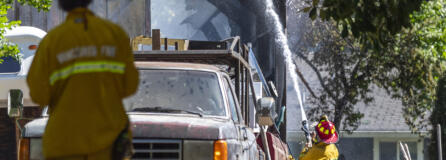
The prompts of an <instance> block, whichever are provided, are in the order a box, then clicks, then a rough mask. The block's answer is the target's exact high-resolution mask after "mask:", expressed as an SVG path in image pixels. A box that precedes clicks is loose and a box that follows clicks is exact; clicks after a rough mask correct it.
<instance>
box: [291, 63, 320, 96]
mask: <svg viewBox="0 0 446 160" xmlns="http://www.w3.org/2000/svg"><path fill="white" fill-rule="evenodd" d="M294 65H295V66H296V73H297V75H298V76H299V78H300V80H302V83H303V84H304V85H305V87H307V89H308V91H310V94H311V95H312V96H313V97H314V98H316V99H317V98H319V97H318V96H316V94H314V92H313V90H312V89H311V87H310V85H308V82H307V80H305V78H304V76H303V75H302V72H300V70H299V68H297V65H296V63H294Z"/></svg>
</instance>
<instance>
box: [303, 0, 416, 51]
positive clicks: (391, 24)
mask: <svg viewBox="0 0 446 160" xmlns="http://www.w3.org/2000/svg"><path fill="white" fill-rule="evenodd" d="M421 2H423V1H422V0H404V1H400V0H324V1H320V0H311V1H307V3H308V4H309V7H307V8H305V9H304V11H306V12H309V16H310V17H311V19H313V20H314V19H316V17H317V16H318V17H319V18H321V19H322V20H325V21H328V20H334V21H335V22H337V24H338V25H340V26H342V27H341V28H342V33H343V34H342V36H343V37H346V36H347V33H350V34H353V36H354V37H355V38H356V39H358V40H361V41H362V42H363V43H365V42H368V43H371V45H373V46H374V47H377V48H379V47H381V46H382V45H383V44H384V45H385V44H386V40H387V38H388V37H392V36H393V35H395V34H396V33H398V32H399V31H400V30H401V29H402V28H403V27H409V26H410V24H411V23H410V18H409V15H410V14H411V13H412V12H414V11H416V10H418V9H419V8H420V5H421ZM317 12H318V13H319V14H317Z"/></svg>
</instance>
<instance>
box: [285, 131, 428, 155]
mask: <svg viewBox="0 0 446 160" xmlns="http://www.w3.org/2000/svg"><path fill="white" fill-rule="evenodd" d="M302 134H303V133H302V132H288V135H287V142H288V145H289V146H290V149H291V153H292V154H293V156H294V157H295V158H298V156H299V154H300V152H301V150H302V146H303V145H304V144H303V143H302V142H304V137H303V136H302ZM340 137H341V138H340V140H339V143H338V144H337V145H336V146H337V147H338V151H339V155H340V156H339V160H389V159H388V157H389V156H390V155H394V156H396V157H395V158H396V159H398V158H401V157H400V156H399V154H400V151H399V148H398V142H399V141H403V142H406V143H408V145H409V150H410V151H411V152H416V153H412V155H416V156H413V157H412V160H429V153H428V143H429V139H428V138H424V137H423V136H420V135H418V134H411V133H410V132H400V133H395V132H359V133H353V134H351V135H348V134H340ZM411 144H412V145H411ZM384 157H387V158H384Z"/></svg>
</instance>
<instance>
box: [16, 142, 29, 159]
mask: <svg viewBox="0 0 446 160" xmlns="http://www.w3.org/2000/svg"><path fill="white" fill-rule="evenodd" d="M18 152H19V154H18V155H19V156H18V159H19V160H29V138H22V139H20V140H19V151H18Z"/></svg>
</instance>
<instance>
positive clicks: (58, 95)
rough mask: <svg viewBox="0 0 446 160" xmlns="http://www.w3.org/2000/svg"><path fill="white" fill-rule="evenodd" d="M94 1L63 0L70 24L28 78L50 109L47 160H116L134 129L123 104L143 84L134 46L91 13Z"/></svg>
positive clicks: (54, 35) (52, 35) (46, 42)
mask: <svg viewBox="0 0 446 160" xmlns="http://www.w3.org/2000/svg"><path fill="white" fill-rule="evenodd" d="M90 2H91V0H59V3H60V4H61V8H62V9H64V10H66V11H68V16H67V18H66V21H65V22H64V23H62V24H61V25H59V26H57V27H56V28H54V29H53V30H51V31H50V32H49V33H48V34H47V36H46V37H45V38H44V39H43V40H42V41H41V43H40V44H39V47H38V50H37V52H36V54H35V57H34V61H33V63H32V65H31V68H30V71H29V73H28V77H27V82H28V85H29V88H30V95H31V97H32V100H33V101H34V102H35V103H37V104H39V105H40V106H42V107H44V106H47V105H48V106H49V120H48V123H47V126H46V129H45V132H44V135H43V142H42V145H43V154H44V156H45V158H46V159H111V153H112V146H113V144H114V142H115V140H116V139H117V137H118V135H119V134H120V133H121V132H122V131H125V130H126V127H127V125H128V117H127V115H126V112H125V109H124V107H123V103H122V99H123V98H124V97H127V96H129V95H131V94H133V93H134V92H135V91H136V89H137V85H138V72H137V70H136V68H135V66H134V63H133V54H132V51H131V48H130V44H129V42H130V41H129V38H128V36H127V35H126V33H125V32H124V31H123V30H122V29H121V28H120V27H119V26H117V25H115V24H113V23H111V22H109V21H107V20H104V19H101V18H99V17H96V16H95V15H94V14H93V13H92V12H91V11H90V10H88V9H87V8H86V7H87V6H88V4H89V3H90ZM64 5H65V6H64Z"/></svg>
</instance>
